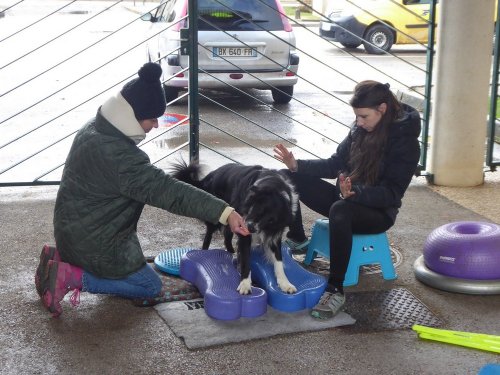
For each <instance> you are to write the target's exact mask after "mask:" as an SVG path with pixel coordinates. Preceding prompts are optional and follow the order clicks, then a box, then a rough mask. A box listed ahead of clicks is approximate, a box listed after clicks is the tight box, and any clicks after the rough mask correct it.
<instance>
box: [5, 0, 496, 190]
mask: <svg viewBox="0 0 500 375" xmlns="http://www.w3.org/2000/svg"><path fill="white" fill-rule="evenodd" d="M255 1H259V0H255ZM386 1H391V2H394V0H386ZM19 3H22V1H21V2H19ZM74 3H78V1H77V0H74V1H72V2H71V3H69V4H66V5H65V6H64V7H67V6H69V5H70V4H74ZM119 3H123V0H120V1H115V2H113V3H112V4H111V6H109V7H106V8H105V9H104V10H102V12H97V13H96V14H94V15H92V16H91V17H89V18H88V19H86V20H85V21H84V22H82V23H81V24H83V23H86V22H88V20H90V19H93V18H96V17H99V16H100V15H101V14H102V13H104V12H107V11H108V10H109V9H110V8H111V7H113V6H115V5H117V4H119ZM298 3H300V4H301V6H302V7H305V8H307V9H309V11H310V12H311V13H312V14H315V15H316V16H317V18H318V19H321V20H329V21H332V22H333V21H334V20H330V19H329V18H328V16H327V15H325V14H323V13H322V12H321V11H318V10H316V9H313V7H311V6H310V5H308V4H306V3H305V2H303V1H300V0H299V1H298ZM436 3H437V1H436V0H433V1H432V3H431V5H430V17H429V20H428V30H429V31H428V32H429V38H428V39H429V41H428V45H427V46H424V47H425V49H426V52H425V53H426V55H427V57H426V68H425V70H424V71H425V82H424V83H423V84H424V90H423V91H424V92H423V93H422V92H421V90H415V88H414V87H412V86H410V85H408V84H406V83H405V82H404V81H402V80H397V78H395V77H393V76H391V72H387V71H384V69H383V67H382V68H381V67H377V66H375V65H373V64H370V63H369V62H368V61H367V59H366V58H364V57H365V56H362V55H359V54H354V53H352V52H350V51H348V50H343V49H342V53H343V54H345V56H348V58H352V59H353V61H356V63H359V64H363V65H364V66H366V67H367V68H369V69H372V70H373V71H374V72H376V73H377V74H382V75H384V76H386V77H387V79H391V80H393V81H394V82H397V83H398V84H399V85H400V86H401V87H404V89H405V90H407V91H408V92H412V93H413V94H414V95H415V96H416V97H419V98H420V99H421V100H422V101H423V102H424V104H423V112H422V120H423V130H422V136H421V142H422V154H421V161H420V165H419V169H418V171H417V173H422V174H425V169H426V160H427V157H426V155H427V144H428V139H427V138H428V126H429V117H430V107H431V106H430V101H431V86H432V73H433V57H434V40H435V36H434V35H435V27H433V25H435V14H436V12H435V8H436ZM197 4H198V1H197V0H190V1H189V3H188V13H189V14H188V24H189V27H188V28H187V29H186V30H183V31H182V33H183V34H182V38H183V39H184V41H183V47H186V52H187V54H188V55H189V68H186V71H187V72H188V74H189V89H188V94H186V96H187V107H188V108H187V111H188V119H189V131H188V132H187V138H188V139H187V141H186V142H182V143H180V144H178V145H174V146H173V147H171V148H170V149H169V150H165V152H164V153H163V154H162V155H160V156H159V157H155V158H154V160H153V163H155V164H158V163H161V162H162V161H163V160H164V159H166V158H168V157H170V156H171V155H173V154H174V153H177V152H178V151H179V150H186V148H187V149H188V155H189V159H190V160H198V159H199V158H200V146H201V147H203V148H204V149H207V150H210V152H214V153H217V154H219V155H221V156H222V157H223V158H226V159H228V160H231V161H236V162H239V161H238V160H237V158H236V157H235V156H234V155H231V154H228V153H227V152H222V151H221V150H220V149H218V148H217V147H216V146H213V145H209V144H208V143H207V142H204V140H203V136H204V134H203V132H204V131H206V130H207V129H211V131H214V132H218V134H220V137H227V138H231V139H233V140H234V141H235V142H237V143H238V144H240V145H241V146H242V147H248V149H254V150H255V151H257V152H259V153H260V154H262V155H267V156H268V157H270V158H272V155H271V154H270V153H269V152H268V151H266V150H264V149H259V148H258V147H259V146H258V145H255V144H253V143H252V142H251V141H249V140H247V139H245V138H244V137H242V136H240V135H239V134H237V133H236V132H234V131H227V130H224V129H223V127H222V126H220V125H221V124H218V123H216V122H214V121H213V120H209V119H206V118H204V117H203V116H201V115H200V98H201V99H202V100H203V101H204V102H205V103H207V102H209V103H210V105H211V106H212V107H213V108H217V110H219V111H221V112H224V113H229V114H230V115H231V116H237V118H238V119H241V121H242V122H245V123H247V124H248V126H250V127H252V129H253V128H255V130H256V131H258V132H265V133H267V134H268V135H269V137H271V138H273V139H276V141H287V142H289V143H290V144H292V145H293V146H294V147H296V148H297V149H300V150H302V151H304V152H307V153H308V154H309V155H311V156H312V157H319V156H318V155H317V152H316V150H311V149H308V147H305V146H304V145H302V144H301V143H300V142H292V141H291V140H290V139H289V137H288V136H287V135H286V134H282V133H280V132H279V131H273V130H271V129H269V128H268V127H266V126H265V125H263V124H259V123H257V122H255V121H254V120H252V119H251V118H248V117H247V116H245V115H243V114H241V113H237V112H236V111H234V110H232V109H231V108H228V107H227V106H225V105H224V104H223V103H220V102H217V101H216V100H214V99H213V98H210V97H209V96H207V95H205V94H204V93H202V92H200V91H199V85H198V73H199V72H203V73H205V74H208V75H209V74H210V73H209V72H206V71H203V70H201V69H200V68H199V66H198V48H199V45H198V40H197V38H198V33H197V24H198V20H199V15H198V9H197V8H198V7H197ZM15 6H17V5H14V6H13V7H15ZM61 9H62V8H60V9H58V10H57V11H60V10H61ZM270 11H278V10H277V9H274V8H273V9H270ZM55 13H56V12H52V13H50V14H47V15H44V16H43V17H41V18H40V19H39V20H36V21H35V22H34V23H37V24H38V23H43V22H47V19H50V17H51V16H52V15H53V14H55ZM139 19H140V16H138V17H137V18H136V19H135V20H133V21H132V22H130V23H125V24H124V25H123V26H121V27H118V28H117V29H116V30H112V31H110V32H109V33H108V34H107V35H106V36H104V37H103V38H101V39H100V40H98V41H96V42H94V43H92V44H90V45H88V46H87V47H85V48H82V49H81V50H80V51H78V52H76V53H74V54H73V55H71V56H69V57H66V58H65V57H61V60H60V61H59V62H58V63H56V64H54V65H53V66H52V67H51V68H50V69H47V70H46V71H44V72H42V73H40V74H39V75H37V76H36V77H32V78H30V79H28V80H26V78H25V77H24V81H22V82H21V81H20V82H18V83H16V84H15V86H14V87H13V88H12V89H9V90H5V91H3V90H0V108H2V102H1V100H2V98H4V99H5V98H6V97H7V96H8V95H12V94H13V92H14V93H15V91H16V90H18V89H21V88H22V87H24V86H27V85H29V84H31V82H32V81H34V80H36V79H43V77H44V76H46V75H48V74H46V73H49V72H50V71H51V70H55V69H57V68H59V67H60V65H62V64H66V63H67V62H68V61H69V60H75V59H78V58H79V56H80V54H82V53H83V52H85V51H87V50H88V49H91V48H98V46H99V44H101V42H103V41H104V40H106V39H108V38H114V37H117V38H118V37H119V36H118V33H119V32H121V31H122V30H123V29H126V28H127V27H129V26H130V24H132V23H133V22H135V21H139ZM288 19H289V22H290V23H291V24H292V25H293V26H294V27H296V28H297V30H298V28H300V30H301V31H303V32H304V33H308V35H310V36H314V37H317V38H320V37H319V36H318V35H317V31H316V30H314V28H311V27H306V26H304V24H302V23H301V22H299V21H297V20H295V19H294V18H293V17H288ZM49 22H50V20H49ZM139 22H141V21H139ZM382 22H383V21H382ZM79 26H80V24H78V25H76V26H74V27H68V30H66V32H65V33H64V34H69V33H70V32H72V31H73V30H74V29H76V28H77V27H79ZM257 26H258V27H260V26H259V25H258V24H257ZM28 27H29V26H28ZM167 28H168V26H166V27H165V28H164V29H163V30H161V31H159V32H158V33H160V32H163V31H165V30H166V29H167ZM25 29H26V28H22V29H20V30H19V31H18V32H17V33H22V32H23V31H24V30H25ZM263 31H265V30H263ZM268 32H269V31H268ZM17 33H14V34H12V35H9V36H8V37H7V38H2V37H1V36H0V48H2V42H3V41H4V40H6V39H8V38H12V37H16V34H17ZM158 33H156V34H155V35H151V36H150V37H149V38H152V37H155V36H156V35H157V34H158ZM55 39H56V38H54V40H55ZM146 41H147V40H146V39H144V40H143V42H146ZM322 41H323V42H325V43H327V41H326V40H322ZM52 42H53V40H48V41H46V42H45V44H42V45H40V46H38V47H37V49H43V48H44V47H46V45H47V44H49V43H52ZM79 43H80V42H78V43H77V42H76V41H75V44H76V45H79ZM328 43H329V45H330V46H331V47H332V48H335V49H341V48H340V47H339V46H338V45H336V44H334V43H332V42H328ZM135 48H141V45H140V44H137V45H133V46H130V47H129V48H128V49H127V50H124V51H123V52H122V53H120V55H117V56H115V59H117V58H119V57H121V56H122V55H125V54H127V53H129V52H130V51H132V50H133V49H135ZM181 49H182V48H181ZM297 50H298V52H299V53H300V54H301V55H302V57H307V58H308V59H310V60H311V61H314V62H315V63H317V64H321V65H322V67H323V68H325V69H327V70H328V71H329V72H332V74H336V75H339V76H342V77H343V78H345V79H346V80H348V81H351V82H352V87H354V85H355V84H356V83H357V81H356V79H355V78H354V77H351V76H349V74H347V73H345V72H343V71H341V70H340V68H339V67H338V66H336V64H335V62H329V61H323V60H322V59H321V58H318V57H317V56H315V55H314V53H311V52H309V51H308V50H306V49H305V48H302V46H297ZM496 50H497V51H498V49H496ZM32 52H33V51H32ZM174 52H176V51H170V52H169V53H174ZM28 55H29V54H26V55H25V56H22V57H21V58H24V57H26V56H28ZM95 55H96V56H97V55H99V53H95ZM387 55H390V56H391V57H393V58H395V59H398V61H401V62H403V63H405V64H408V66H411V68H412V69H416V70H418V71H419V72H420V71H422V70H423V69H422V68H420V67H418V66H414V65H413V64H412V63H411V62H410V61H406V60H404V58H402V57H401V56H399V55H398V54H396V53H387ZM61 56H62V55H61ZM21 58H19V59H21ZM161 58H165V56H162V57H161ZM267 58H270V57H267ZM112 62H113V59H109V60H108V61H102V62H99V64H98V67H96V68H94V69H90V68H89V71H88V72H87V74H85V75H84V76H81V77H79V78H76V79H74V80H73V81H71V82H70V83H69V84H67V85H65V86H63V87H62V88H61V89H59V90H56V91H54V92H52V93H51V94H50V95H49V97H51V96H53V95H56V94H57V93H60V92H63V91H64V90H68V89H70V88H71V87H72V86H73V85H74V84H76V83H77V82H78V81H79V80H81V79H83V78H85V77H87V76H91V75H93V74H95V73H97V72H98V71H99V70H100V69H102V68H103V67H105V66H106V65H108V64H110V63H112ZM16 63H17V61H16V60H11V61H10V62H9V64H8V65H11V64H12V65H14V64H16ZM497 63H498V60H497ZM0 65H2V64H0ZM6 66H7V65H4V66H3V67H1V66H0V70H1V69H3V68H5V67H6ZM136 68H137V67H131V68H130V72H131V73H132V72H135V69H136ZM495 71H496V72H498V67H497V69H496V70H495ZM248 74H251V73H248ZM133 76H134V74H131V75H128V76H126V77H122V79H120V80H119V81H117V82H116V83H115V84H114V86H112V87H106V88H105V89H104V90H99V91H97V92H95V93H94V94H93V95H92V96H91V97H88V98H83V97H82V98H79V100H80V104H78V105H76V106H72V107H70V108H68V109H66V110H65V109H64V108H61V112H60V113H54V114H53V117H52V118H51V119H50V120H49V121H46V122H44V123H42V124H38V125H36V126H34V127H31V128H24V125H25V120H24V118H23V117H22V116H23V114H24V112H25V111H27V110H28V109H31V108H32V107H36V106H37V105H39V104H40V103H42V101H45V100H46V99H47V98H49V97H47V98H44V99H43V100H41V101H34V102H33V103H26V107H25V108H23V110H22V111H18V112H16V113H14V114H13V115H11V116H9V117H8V118H3V117H4V116H1V115H0V127H1V126H2V124H4V123H12V122H15V123H19V134H18V135H16V136H15V137H11V138H2V134H1V132H0V153H1V152H3V151H5V150H6V149H7V148H8V147H10V146H12V145H13V144H19V145H22V142H23V140H24V138H26V137H28V136H32V135H33V134H35V133H36V132H38V131H40V130H41V129H43V128H46V127H52V126H54V124H55V122H56V120H58V119H59V118H61V117H62V116H65V115H67V114H72V113H76V111H77V110H80V108H82V107H83V106H84V104H86V103H87V102H89V101H90V100H92V99H94V98H96V97H97V96H99V95H101V94H103V93H105V92H107V91H108V90H110V89H112V88H115V89H116V88H117V87H119V86H120V85H121V84H123V82H125V81H127V80H129V79H130V78H131V77H133ZM297 76H298V78H299V80H300V81H301V82H303V83H307V84H308V85H310V86H311V87H313V89H314V90H316V91H317V92H318V94H319V95H324V97H325V98H327V99H328V100H330V99H331V100H333V101H335V102H336V103H338V104H339V105H342V106H345V108H347V109H346V110H349V109H350V108H349V105H348V103H347V101H346V100H345V99H344V98H342V95H339V94H336V93H335V92H332V91H331V89H330V88H328V87H324V86H322V84H321V82H319V83H318V82H316V81H314V79H312V78H311V77H309V76H308V71H307V69H306V68H301V69H300V70H299V74H298V75H297ZM172 78H173V77H167V78H165V82H166V81H168V80H170V79H172ZM496 79H498V77H496ZM49 83H51V82H49ZM0 87H1V86H0ZM236 90H239V89H236ZM239 91H241V90H239ZM495 93H496V90H495ZM242 95H249V94H248V93H246V92H245V93H243V92H242ZM253 100H255V101H257V102H258V103H259V108H264V109H265V110H266V111H269V112H270V111H272V113H273V114H276V115H277V116H280V118H282V119H283V121H284V122H291V123H293V124H294V126H296V127H300V128H303V129H307V131H308V132H309V131H310V132H311V133H312V134H313V135H312V136H314V137H321V139H323V140H325V141H327V142H331V143H336V141H335V140H334V139H333V138H332V137H331V136H330V135H329V134H325V133H322V132H320V131H318V130H317V129H316V128H315V127H314V126H313V124H311V123H308V121H307V120H304V119H303V118H299V117H296V116H294V115H293V113H292V112H290V111H287V110H286V109H280V108H277V107H275V106H272V105H270V104H268V103H266V102H263V101H262V100H260V99H258V98H255V99H253ZM179 102H184V100H183V99H182V97H180V98H178V99H176V100H175V101H173V102H171V103H169V106H176V105H180V106H183V105H184V104H182V103H181V104H179ZM290 105H292V106H293V105H300V106H303V107H304V108H306V109H307V110H310V111H314V113H317V114H318V116H321V117H322V118H324V119H326V121H328V122H331V123H332V124H334V126H338V127H339V128H343V129H346V128H347V127H348V126H349V124H348V123H345V121H343V120H342V119H340V118H338V117H337V116H334V115H332V114H331V113H329V112H328V111H325V110H323V109H319V108H315V107H313V106H311V105H310V104H309V103H308V101H307V100H303V99H301V98H300V95H296V96H294V97H293V99H292V102H291V103H290ZM58 110H59V109H58ZM91 113H95V109H94V110H92V112H91ZM89 117H91V116H90V115H88V114H85V118H84V119H82V120H81V124H83V123H84V122H85V121H86V120H87V119H88V118H89ZM186 121H187V119H186V120H182V121H179V122H178V123H176V124H174V125H173V126H172V127H171V128H169V129H166V130H165V131H161V132H159V133H157V134H156V135H155V136H148V138H147V140H146V141H145V142H143V143H142V144H141V147H143V149H144V148H147V147H149V146H151V145H152V144H153V143H154V142H157V141H158V140H159V139H162V138H165V137H168V136H169V135H170V134H172V133H175V132H176V131H178V130H179V129H180V128H181V125H182V124H183V123H185V122H186ZM63 129H64V128H63ZM200 132H202V134H200ZM75 133H76V130H74V131H68V132H67V133H66V134H61V136H60V137H59V138H58V139H56V140H55V141H54V140H51V142H49V143H48V144H44V145H41V146H40V148H39V149H37V150H36V151H35V152H33V149H32V147H27V149H26V153H25V155H22V156H20V157H19V158H17V159H15V160H14V159H13V160H10V158H9V159H8V160H7V158H5V159H4V160H2V159H0V186H32V185H56V184H58V183H59V181H58V180H57V179H54V178H47V176H51V173H54V172H55V171H61V170H62V167H63V166H64V160H65V158H66V154H60V155H58V157H57V161H56V162H51V163H52V164H51V165H50V166H48V167H44V168H45V169H46V170H40V171H38V172H40V173H39V175H38V176H37V177H35V178H30V179H29V180H25V181H20V180H21V179H18V180H7V181H5V178H3V180H4V181H2V176H3V175H5V174H6V173H7V172H9V171H11V170H14V169H22V168H23V166H24V165H25V164H26V163H27V162H28V161H30V160H33V159H34V158H35V157H37V156H38V155H39V154H41V153H43V152H51V151H52V150H53V149H55V147H56V146H57V145H58V144H59V143H62V142H64V141H65V140H71V137H73V136H74V134H75ZM37 146H38V145H37ZM21 147H22V146H21ZM332 151H333V149H332ZM0 156H1V155H0ZM152 159H153V158H152ZM21 172H22V170H21Z"/></svg>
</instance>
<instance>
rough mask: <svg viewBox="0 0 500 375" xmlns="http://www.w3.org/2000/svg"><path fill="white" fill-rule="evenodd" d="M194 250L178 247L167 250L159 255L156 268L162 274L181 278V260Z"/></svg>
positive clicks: (156, 259)
mask: <svg viewBox="0 0 500 375" xmlns="http://www.w3.org/2000/svg"><path fill="white" fill-rule="evenodd" d="M190 250H193V249H192V248H182V247H176V248H173V249H168V250H165V251H164V252H162V253H160V254H158V255H157V256H156V258H155V266H156V267H157V268H158V269H159V270H160V271H162V272H166V273H168V274H170V275H175V276H179V274H180V264H181V258H182V256H183V255H184V254H186V253H187V252H188V251H190Z"/></svg>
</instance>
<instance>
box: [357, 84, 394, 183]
mask: <svg viewBox="0 0 500 375" xmlns="http://www.w3.org/2000/svg"><path fill="white" fill-rule="evenodd" d="M382 103H386V105H387V109H386V111H385V113H384V114H383V115H382V118H381V119H380V121H379V123H378V124H377V127H376V128H375V129H374V130H373V131H371V132H367V131H365V130H363V129H361V128H358V129H357V131H355V132H354V134H353V140H352V143H351V150H350V154H349V168H350V170H351V173H350V177H351V179H352V181H353V182H356V181H357V182H360V183H364V184H367V185H373V184H375V182H376V180H377V176H378V171H379V166H380V161H381V159H382V156H383V154H384V148H385V144H386V142H387V136H388V133H389V127H390V125H391V124H392V123H394V121H396V120H397V119H398V118H399V117H400V116H401V111H402V110H401V105H400V103H399V101H398V100H397V99H396V97H395V96H394V94H393V93H392V91H391V90H390V89H389V84H388V83H385V84H383V83H380V82H376V81H362V82H360V83H358V84H357V85H356V87H355V88H354V95H353V97H352V98H351V100H350V102H349V104H351V106H352V107H353V108H371V109H375V110H378V107H379V106H380V104H382Z"/></svg>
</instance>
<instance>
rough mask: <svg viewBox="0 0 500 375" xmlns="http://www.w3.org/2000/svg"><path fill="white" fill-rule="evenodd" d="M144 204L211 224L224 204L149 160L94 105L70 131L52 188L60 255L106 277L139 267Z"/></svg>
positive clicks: (219, 214) (141, 263)
mask: <svg viewBox="0 0 500 375" xmlns="http://www.w3.org/2000/svg"><path fill="white" fill-rule="evenodd" d="M144 204H149V205H151V206H155V207H159V208H163V209H165V210H167V211H169V212H172V213H174V214H179V215H183V216H189V217H196V218H199V219H201V220H205V221H209V222H213V223H217V222H218V220H219V218H220V216H221V214H222V212H223V211H224V209H225V208H226V207H227V206H228V205H227V203H225V202H224V201H222V200H220V199H217V198H215V197H213V196H212V195H210V194H208V193H206V192H204V191H202V190H199V189H196V188H194V187H193V186H191V185H188V184H185V183H183V182H180V181H178V180H176V179H174V178H173V177H171V176H169V175H168V174H166V173H164V172H163V171H162V170H161V169H159V168H157V167H155V166H153V165H152V164H151V163H150V160H149V157H148V156H147V155H146V153H144V152H143V151H142V150H140V149H139V148H138V147H137V146H136V145H135V143H134V141H132V140H131V139H130V138H129V137H127V136H125V135H124V134H123V133H122V132H120V131H119V130H118V129H117V128H116V127H114V126H113V125H112V124H111V123H110V122H108V121H107V120H106V119H105V118H104V117H103V116H102V115H101V113H100V112H98V114H97V116H96V118H94V119H93V120H91V121H90V122H89V123H87V124H86V125H85V126H84V127H83V128H82V129H80V131H79V132H78V134H77V135H76V137H75V140H74V142H73V145H72V147H71V150H70V153H69V155H68V158H67V160H66V165H65V168H64V172H63V177H62V180H61V185H60V188H59V191H58V194H57V200H56V205H55V212H54V235H55V239H56V245H57V248H58V250H59V251H60V254H61V258H62V260H63V261H65V262H69V263H71V264H74V265H76V266H79V267H82V268H83V269H84V270H85V271H88V272H91V273H93V274H94V275H96V276H100V277H106V278H123V277H125V276H127V275H129V274H131V273H133V272H135V271H137V270H138V269H139V268H141V267H142V266H143V265H144V264H145V259H144V256H143V253H142V250H141V246H140V244H139V239H138V237H137V233H136V229H137V222H138V220H139V217H140V215H141V212H142V209H143V207H144ZM186 230H188V229H187V228H186ZM180 245H182V244H180Z"/></svg>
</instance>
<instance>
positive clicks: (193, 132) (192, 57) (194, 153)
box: [188, 0, 200, 162]
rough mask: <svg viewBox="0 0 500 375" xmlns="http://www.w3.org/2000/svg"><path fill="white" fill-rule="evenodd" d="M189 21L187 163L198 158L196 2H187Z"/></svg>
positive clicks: (192, 0)
mask: <svg viewBox="0 0 500 375" xmlns="http://www.w3.org/2000/svg"><path fill="white" fill-rule="evenodd" d="M188 12H189V15H188V20H189V30H188V36H189V43H188V54H189V98H188V111H189V161H190V162H193V161H198V160H199V158H200V117H199V111H198V110H199V96H198V0H189V2H188Z"/></svg>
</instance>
